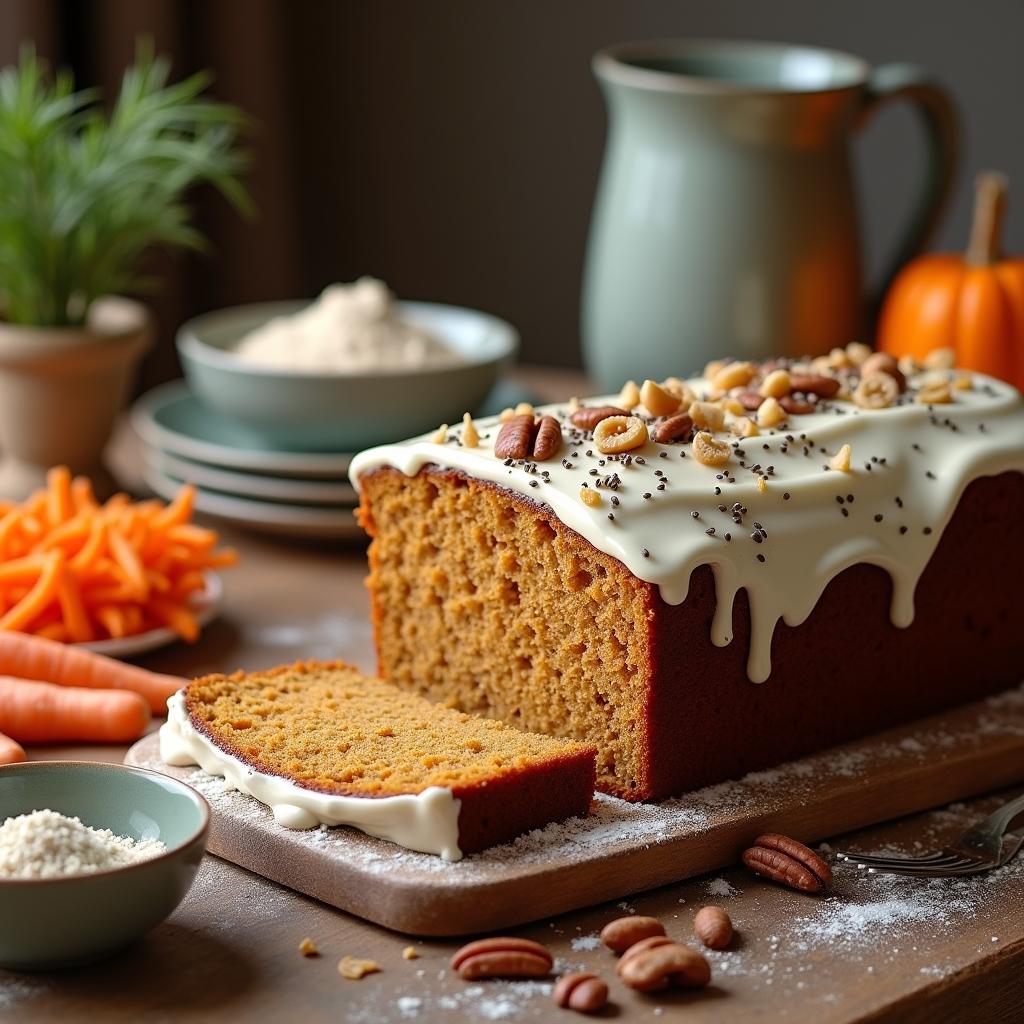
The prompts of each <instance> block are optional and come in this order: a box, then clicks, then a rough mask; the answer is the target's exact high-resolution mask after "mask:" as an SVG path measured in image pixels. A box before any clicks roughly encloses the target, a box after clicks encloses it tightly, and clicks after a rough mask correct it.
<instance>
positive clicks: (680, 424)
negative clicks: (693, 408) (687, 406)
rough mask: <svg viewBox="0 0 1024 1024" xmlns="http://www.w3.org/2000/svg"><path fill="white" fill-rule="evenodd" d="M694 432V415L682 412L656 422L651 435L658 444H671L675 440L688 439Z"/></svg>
mask: <svg viewBox="0 0 1024 1024" xmlns="http://www.w3.org/2000/svg"><path fill="white" fill-rule="evenodd" d="M692 432H693V419H692V417H691V416H690V414H689V413H685V412H680V413H676V415H675V416H669V418H668V419H666V420H661V422H660V423H657V424H655V426H654V432H653V434H652V435H651V436H652V437H653V438H654V440H655V441H657V442H658V444H671V443H672V442H673V441H688V440H689V438H690V434H691V433H692Z"/></svg>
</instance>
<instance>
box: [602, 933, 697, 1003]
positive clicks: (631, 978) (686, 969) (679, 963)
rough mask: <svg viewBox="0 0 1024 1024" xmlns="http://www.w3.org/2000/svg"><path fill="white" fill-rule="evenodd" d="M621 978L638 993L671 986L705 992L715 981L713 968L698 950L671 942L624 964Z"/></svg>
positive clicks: (634, 957) (622, 964)
mask: <svg viewBox="0 0 1024 1024" xmlns="http://www.w3.org/2000/svg"><path fill="white" fill-rule="evenodd" d="M618 975H619V977H620V978H621V979H622V981H623V983H624V984H626V985H628V986H629V987H630V988H632V989H635V990H636V991H637V992H656V991H658V990H659V989H664V988H668V987H669V986H670V985H671V986H673V987H674V988H703V987H704V986H705V985H707V984H708V982H709V981H711V965H710V964H709V963H708V962H707V960H705V959H704V957H702V956H701V955H700V953H697V952H696V951H695V950H692V949H690V948H688V947H687V946H681V945H679V944H678V943H676V942H670V943H668V944H667V945H662V946H656V947H654V948H653V949H645V950H643V951H642V952H639V953H636V954H634V955H633V956H630V957H628V958H627V959H625V960H623V961H622V962H621V963H620V964H619V969H618Z"/></svg>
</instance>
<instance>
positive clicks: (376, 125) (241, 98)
mask: <svg viewBox="0 0 1024 1024" xmlns="http://www.w3.org/2000/svg"><path fill="white" fill-rule="evenodd" d="M140 33H148V34H150V35H151V36H152V37H153V39H154V40H155V43H156V47H157V50H158V52H163V53H167V54H169V55H170V56H172V57H173V60H174V64H175V75H176V76H180V75H184V74H187V73H189V72H192V71H194V70H197V69H200V68H204V67H209V68H212V69H213V70H214V72H215V74H216V84H215V87H214V92H215V94H216V95H217V96H218V97H219V98H221V99H225V100H228V101H230V102H232V103H236V104H238V105H239V106H241V107H242V108H244V109H245V110H246V111H248V112H249V113H250V114H251V115H252V116H253V117H254V118H255V120H256V122H257V124H258V128H257V130H256V132H255V133H254V135H253V137H252V139H251V146H252V149H253V151H254V155H255V165H254V168H253V171H252V174H251V179H250V180H251V184H252V190H253V194H254V198H255V200H256V203H257V205H258V207H259V210H260V215H259V218H258V219H257V220H256V221H254V222H246V221H243V220H241V219H240V218H238V217H237V215H236V214H235V213H234V212H233V211H232V210H230V209H229V208H228V206H227V205H226V204H225V203H224V202H223V201H221V200H219V199H218V198H217V197H214V196H212V195H210V196H204V195H203V194H201V193H200V194H199V195H197V196H196V197H195V203H196V205H197V207H198V211H199V217H198V220H199V224H200V226H201V227H202V228H203V230H205V231H207V232H208V233H209V234H210V236H211V237H212V239H213V242H214V246H215V250H214V252H213V254H211V255H207V256H201V255H198V256H197V255H188V256H185V257H178V258H176V259H174V260H173V261H171V260H167V261H166V265H164V263H161V264H160V267H159V270H160V273H161V275H162V276H164V277H165V279H166V282H167V283H166V286H165V288H164V290H163V291H162V293H161V294H159V295H157V296H154V297H153V298H152V300H151V301H152V302H153V304H154V305H155V307H156V309H157V312H158V316H159V319H160V328H161V335H162V342H161V344H160V345H159V346H158V347H157V349H156V350H155V351H154V352H152V353H151V354H150V355H149V357H148V359H147V362H146V365H145V368H144V372H143V377H142V380H141V381H140V388H145V387H148V386H150V385H152V384H154V383H157V382H159V381H162V380H165V379H168V378H171V377H175V376H177V375H178V368H177V363H176V357H175V355H174V351H173V345H172V343H171V338H172V336H173V332H174V329H175V327H176V326H177V325H178V324H179V323H181V321H182V320H183V319H185V318H186V317H188V316H191V315H193V314H195V313H199V312H203V311H205V310H209V309H214V308H218V307H222V306H229V305H233V304H236V303H243V302H250V301H256V300H262V299H271V298H286V297H303V296H312V295H314V294H316V293H317V292H319V290H320V289H321V288H322V287H323V286H324V285H326V284H327V283H329V282H331V281H338V280H341V281H346V280H352V279H354V278H355V277H358V276H359V275H360V274H373V275H376V276H378V277H381V278H382V279H384V280H385V281H387V282H388V283H389V284H390V285H391V286H392V287H393V288H394V289H395V291H396V292H397V293H398V294H399V295H400V296H403V297H408V298H417V299H430V300H439V301H446V302H452V303H458V304H462V305H466V306H469V307H472V308H477V309H485V310H489V311H491V312H493V313H495V314H497V315H498V316H501V317H504V318H506V319H508V320H509V321H511V322H512V323H514V324H515V325H517V326H518V327H519V328H520V330H521V331H522V338H523V353H522V357H523V359H524V360H525V361H528V362H535V363H551V364H558V365H578V363H579V358H580V354H579V290H580V276H581V270H582V261H583V253H584V244H585V239H586V232H587V225H588V218H589V215H590V211H591V204H592V201H593V197H594V188H595V183H596V178H597V173H598V168H599V162H600V157H601V153H602V148H603V144H604V132H605V110H604V105H603V102H602V99H601V96H600V93H599V91H598V88H597V85H596V84H595V82H594V79H593V77H592V75H591V71H590V65H589V62H590V57H591V54H592V53H593V51H594V50H596V49H598V48H599V47H601V46H603V45H606V44H608V43H612V42H615V41H620V40H625V39H630V38H636V39H640V38H645V37H652V36H695V37H701V36H704V37H715V36H721V37H734V38H760V39H765V40H778V41H791V42H795V43H806V44H814V45H821V46H828V47H835V48H838V49H842V50H846V51H848V52H851V53H855V54H858V55H860V56H862V57H864V58H866V59H867V60H868V61H870V62H872V63H879V62H882V61H886V60H893V59H898V60H906V61H913V62H917V63H920V64H922V65H924V66H925V67H926V68H928V69H929V70H930V71H931V72H932V73H933V74H934V75H935V76H936V77H937V78H938V79H939V80H940V81H942V82H943V83H944V84H945V85H946V86H947V87H948V88H949V89H950V90H951V91H952V92H953V94H954V95H955V97H956V99H957V101H958V104H959V107H960V112H961V114H962V115H963V123H964V126H965V131H966V140H965V143H966V148H965V159H964V161H963V163H962V164H961V169H960V174H959V179H958V182H957V186H956V192H955V201H954V203H953V205H952V207H951V208H950V210H949V213H948V216H947V218H946V220H945V221H944V224H943V228H942V230H941V233H940V237H939V239H938V243H939V245H940V246H941V247H948V248H961V247H962V246H963V243H964V240H965V238H966V235H967V231H968V220H969V211H970V202H971V189H970V181H971V178H972V177H973V174H974V173H975V172H976V171H978V170H980V169H982V168H983V167H989V166H993V167H998V168H1000V169H1002V170H1004V171H1006V172H1007V173H1008V174H1009V176H1010V179H1011V181H1012V182H1014V183H1024V132H1022V131H1021V130H1020V115H1019V103H1020V98H1021V97H1022V96H1024V61H1021V60H1020V53H1019V51H1020V43H1021V40H1022V39H1024V4H1022V3H1020V2H1019V0H984V2H980V3H974V4H965V3H962V2H958V0H927V2H926V0H920V2H917V0H914V2H907V0H901V2H898V3H893V2H891V0H890V2H880V0H866V2H863V0H862V2H861V3H858V4H836V3H822V2H820V0H789V2H786V3H760V2H750V0H746V2H744V0H718V2H717V3H715V4H708V3H701V2H691V0H640V2H638V0H629V2H626V0H572V2H561V3H557V4H551V3H547V2H539V0H521V2H519V3H516V4H499V3H480V2H479V0H432V2H430V3H412V2H399V0H374V2H372V3H356V2H340V0H298V2H285V0H0V64H7V63H11V62H13V61H15V60H16V58H17V53H18V49H19V46H20V44H21V43H22V42H23V41H26V40H33V41H35V43H36V46H37V48H38V50H39V52H40V53H41V54H42V55H43V56H45V57H47V58H48V59H49V60H51V61H53V62H55V63H56V64H60V65H66V66H69V67H71V68H72V69H73V70H74V72H75V75H76V78H77V81H78V84H79V85H80V86H90V85H98V86H101V87H103V88H105V89H106V90H107V92H108V94H112V93H113V91H114V88H115V86H116V83H117V82H118V81H119V79H120V75H121V73H122V70H123V69H124V67H125V66H126V65H127V64H129V63H130V62H131V59H132V55H133V51H134V45H135V39H136V37H137V36H138V35H139V34H140ZM857 160H858V163H859V164H860V165H861V166H860V168H859V170H860V172H861V173H860V179H859V180H860V182H861V185H862V203H861V205H862V212H863V216H864V219H865V223H866V225H867V228H866V234H867V237H866V240H865V241H866V248H867V252H868V256H869V265H870V267H871V269H872V270H873V272H874V273H876V274H877V272H878V269H879V267H880V265H881V264H882V263H883V262H884V261H885V259H886V255H887V249H888V246H889V243H890V241H891V240H892V238H893V237H894V236H895V235H896V234H897V232H898V230H899V227H900V224H901V222H902V220H903V215H904V213H905V210H906V209H907V204H908V202H909V199H910V196H911V194H912V192H913V189H914V183H915V182H916V181H917V179H918V177H919V175H920V173H921V168H922V164H923V151H922V148H921V137H920V129H919V126H918V124H917V123H916V121H915V120H914V118H913V116H912V114H911V113H910V111H909V110H908V109H906V108H905V107H901V106H899V105H895V106H894V107H892V108H891V109H887V110H885V111H883V112H882V113H881V114H880V115H879V116H878V117H877V118H875V119H874V120H873V121H872V122H871V123H870V124H869V125H868V127H867V129H866V131H865V133H864V137H863V139H862V140H861V142H860V143H859V145H858V149H857ZM1018 187H1019V186H1018ZM1007 227H1008V230H1007V235H1006V243H1007V249H1009V250H1014V249H1018V250H1019V249H1021V248H1024V214H1021V213H1020V211H1019V210H1011V214H1010V218H1009V222H1008V225H1007Z"/></svg>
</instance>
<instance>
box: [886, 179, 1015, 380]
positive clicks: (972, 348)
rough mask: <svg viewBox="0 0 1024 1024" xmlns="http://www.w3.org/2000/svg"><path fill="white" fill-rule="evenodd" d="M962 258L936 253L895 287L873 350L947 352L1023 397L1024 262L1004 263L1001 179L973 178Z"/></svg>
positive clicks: (914, 264) (1003, 186) (1003, 181)
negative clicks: (971, 207) (971, 212)
mask: <svg viewBox="0 0 1024 1024" xmlns="http://www.w3.org/2000/svg"><path fill="white" fill-rule="evenodd" d="M975 187H976V193H975V202H974V222H973V225H972V228H971V238H970V243H969V245H968V246H967V251H966V252H965V253H964V254H963V255H960V254H959V253H934V254H930V255H926V256H921V257H919V258H918V259H916V260H914V261H913V262H911V263H909V264H907V266H906V267H904V268H903V270H902V271H900V273H899V275H898V276H897V277H896V280H895V281H893V284H892V287H891V288H890V289H889V294H888V295H887V296H886V298H885V304H884V305H883V307H882V314H881V317H880V319H879V323H878V347H879V348H880V349H882V350H883V351H885V352H890V353H892V354H893V355H894V356H913V357H914V358H915V359H919V360H920V359H923V358H924V357H925V356H926V355H927V354H928V353H929V352H931V351H932V350H934V349H937V348H951V349H953V351H954V352H955V353H956V363H957V366H963V367H966V368H967V369H969V370H977V371H978V372H979V373H988V374H991V375H992V376H993V377H1001V378H1002V379H1003V380H1006V381H1009V382H1010V383H1011V384H1014V385H1015V386H1016V387H1018V388H1020V389H1022V390H1024V258H1022V257H1003V256H1002V255H1001V252H1000V233H1001V229H1002V221H1003V215H1004V213H1005V210H1006V179H1005V178H1004V177H1003V176H1002V175H1001V174H995V173H991V172H988V173H985V174H981V175H979V176H978V179H977V182H976V186H975Z"/></svg>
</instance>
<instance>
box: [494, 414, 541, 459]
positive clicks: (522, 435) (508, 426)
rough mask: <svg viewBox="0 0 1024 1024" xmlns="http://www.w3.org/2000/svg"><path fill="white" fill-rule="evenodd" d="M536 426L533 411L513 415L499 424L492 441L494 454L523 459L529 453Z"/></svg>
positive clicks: (498, 456) (502, 457)
mask: <svg viewBox="0 0 1024 1024" xmlns="http://www.w3.org/2000/svg"><path fill="white" fill-rule="evenodd" d="M535 431H536V427H535V426H534V422H533V413H527V414H522V415H516V416H513V417H512V418H511V419H508V420H506V421H505V422H504V423H503V424H502V425H501V430H499V431H498V436H497V438H496V439H495V441H494V455H495V457H496V458H499V459H525V458H527V457H528V456H529V454H530V449H531V447H532V445H533V437H534V433H535Z"/></svg>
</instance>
